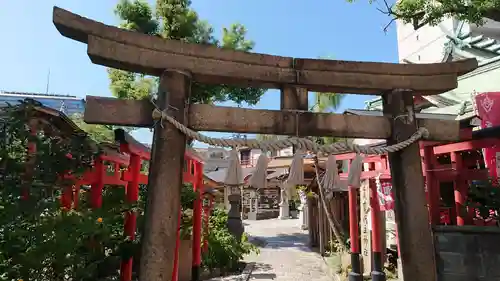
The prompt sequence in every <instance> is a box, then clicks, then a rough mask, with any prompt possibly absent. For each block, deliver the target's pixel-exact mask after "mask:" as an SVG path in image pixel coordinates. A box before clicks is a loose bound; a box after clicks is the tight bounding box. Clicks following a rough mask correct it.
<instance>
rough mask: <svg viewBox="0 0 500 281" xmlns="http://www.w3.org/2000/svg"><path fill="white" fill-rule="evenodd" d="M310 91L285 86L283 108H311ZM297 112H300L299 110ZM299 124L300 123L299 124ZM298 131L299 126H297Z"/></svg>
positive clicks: (300, 109)
mask: <svg viewBox="0 0 500 281" xmlns="http://www.w3.org/2000/svg"><path fill="white" fill-rule="evenodd" d="M308 97H309V96H308V91H307V89H305V88H297V87H294V86H290V85H287V86H284V87H283V88H282V89H281V99H280V101H281V110H285V111H286V110H299V111H308V110H309V100H308ZM297 114H300V113H299V112H297ZM297 126H298V125H297ZM297 132H298V128H297ZM292 151H293V153H295V151H296V147H295V146H294V147H293V148H292ZM320 204H321V203H320Z"/></svg>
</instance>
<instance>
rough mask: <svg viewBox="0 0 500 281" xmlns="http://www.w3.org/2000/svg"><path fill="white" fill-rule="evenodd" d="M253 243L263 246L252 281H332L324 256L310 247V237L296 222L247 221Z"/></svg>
mask: <svg viewBox="0 0 500 281" xmlns="http://www.w3.org/2000/svg"><path fill="white" fill-rule="evenodd" d="M244 224H245V232H247V233H248V234H249V235H250V237H251V241H252V242H253V243H254V244H256V245H258V246H260V247H262V248H260V254H259V255H251V256H248V257H247V258H246V259H245V261H246V262H255V266H254V270H253V271H252V274H251V276H250V279H249V280H262V281H266V280H276V281H308V280H315V281H331V280H333V279H332V278H331V277H330V276H329V274H328V271H327V269H326V266H325V263H324V261H323V259H322V257H321V256H320V255H319V254H317V253H315V252H313V251H311V250H310V249H309V247H308V234H307V231H303V230H301V229H300V227H299V221H298V220H297V219H291V220H278V219H272V220H261V221H248V220H246V221H244Z"/></svg>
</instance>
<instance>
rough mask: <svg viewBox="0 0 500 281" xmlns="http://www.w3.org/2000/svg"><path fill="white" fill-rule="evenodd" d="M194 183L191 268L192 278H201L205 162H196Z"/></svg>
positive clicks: (193, 280) (194, 280)
mask: <svg viewBox="0 0 500 281" xmlns="http://www.w3.org/2000/svg"><path fill="white" fill-rule="evenodd" d="M194 163H195V164H194V183H193V189H194V191H195V192H196V199H195V201H194V206H193V264H192V268H191V280H192V281H198V280H199V279H200V266H201V238H202V237H201V230H202V215H203V214H202V211H203V197H202V196H203V164H202V163H201V162H198V161H196V162H194Z"/></svg>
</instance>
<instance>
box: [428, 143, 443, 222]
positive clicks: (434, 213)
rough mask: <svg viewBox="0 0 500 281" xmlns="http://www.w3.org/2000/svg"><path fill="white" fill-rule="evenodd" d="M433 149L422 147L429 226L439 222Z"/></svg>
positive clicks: (438, 195) (437, 190) (438, 200)
mask: <svg viewBox="0 0 500 281" xmlns="http://www.w3.org/2000/svg"><path fill="white" fill-rule="evenodd" d="M434 162H435V156H434V148H433V147H432V146H425V147H424V167H425V170H424V174H425V185H426V186H427V195H428V197H427V198H428V199H427V200H428V204H429V215H430V221H431V225H438V224H439V222H440V212H439V211H440V206H439V202H440V198H439V197H440V191H439V185H436V183H437V182H436V179H435V177H434V172H433V169H434Z"/></svg>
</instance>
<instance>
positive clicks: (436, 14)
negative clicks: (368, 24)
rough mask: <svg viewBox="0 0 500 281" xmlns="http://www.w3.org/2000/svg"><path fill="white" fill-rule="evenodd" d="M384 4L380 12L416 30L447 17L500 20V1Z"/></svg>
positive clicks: (425, 0)
mask: <svg viewBox="0 0 500 281" xmlns="http://www.w3.org/2000/svg"><path fill="white" fill-rule="evenodd" d="M348 1H349V2H354V1H355V0H348ZM369 2H370V3H375V2H377V3H379V4H380V2H381V1H374V0H369ZM382 3H383V4H382V5H383V8H379V11H380V12H382V13H384V14H387V15H389V16H391V17H392V18H393V20H392V21H394V20H401V21H403V22H404V23H410V24H412V25H413V27H414V29H419V28H421V27H422V26H424V25H427V24H429V25H436V24H438V23H440V22H441V21H442V20H443V19H445V18H448V17H454V18H456V19H458V20H463V21H466V22H469V23H473V24H478V25H481V24H483V23H484V19H485V18H488V19H492V20H495V21H500V1H499V0H471V1H466V0H438V1H429V0H400V1H397V3H396V4H388V2H387V0H383V2H382ZM392 21H391V22H392Z"/></svg>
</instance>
